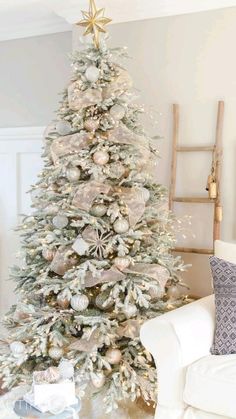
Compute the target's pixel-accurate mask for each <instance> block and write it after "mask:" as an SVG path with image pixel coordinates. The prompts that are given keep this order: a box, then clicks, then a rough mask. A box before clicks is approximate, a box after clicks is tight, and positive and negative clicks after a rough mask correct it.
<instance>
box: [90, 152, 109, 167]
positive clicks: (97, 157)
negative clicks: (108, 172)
mask: <svg viewBox="0 0 236 419" xmlns="http://www.w3.org/2000/svg"><path fill="white" fill-rule="evenodd" d="M93 161H94V163H96V164H99V166H104V164H107V163H108V161H109V154H108V153H107V152H106V151H102V150H100V151H96V152H95V153H94V155H93Z"/></svg>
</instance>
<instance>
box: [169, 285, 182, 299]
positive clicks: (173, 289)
mask: <svg viewBox="0 0 236 419" xmlns="http://www.w3.org/2000/svg"><path fill="white" fill-rule="evenodd" d="M167 296H168V298H169V299H170V300H178V298H180V296H181V293H180V290H179V288H178V287H177V285H174V284H173V285H171V286H170V287H169V288H168V290H167Z"/></svg>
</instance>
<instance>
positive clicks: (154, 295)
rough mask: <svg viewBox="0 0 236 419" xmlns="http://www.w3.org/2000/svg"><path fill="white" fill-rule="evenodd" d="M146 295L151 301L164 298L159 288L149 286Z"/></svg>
mask: <svg viewBox="0 0 236 419" xmlns="http://www.w3.org/2000/svg"><path fill="white" fill-rule="evenodd" d="M148 294H149V295H150V297H151V299H152V300H159V299H160V298H163V297H164V294H165V292H164V291H163V290H162V289H160V288H159V287H155V286H153V287H152V286H151V287H150V288H149V290H148Z"/></svg>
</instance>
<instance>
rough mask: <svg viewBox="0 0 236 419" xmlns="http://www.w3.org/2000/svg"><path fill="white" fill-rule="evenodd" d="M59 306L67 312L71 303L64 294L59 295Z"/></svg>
mask: <svg viewBox="0 0 236 419" xmlns="http://www.w3.org/2000/svg"><path fill="white" fill-rule="evenodd" d="M57 304H58V305H59V307H60V308H62V309H63V310H66V309H67V308H68V307H69V305H70V301H69V300H68V298H66V297H65V296H64V295H63V293H60V294H58V295H57Z"/></svg>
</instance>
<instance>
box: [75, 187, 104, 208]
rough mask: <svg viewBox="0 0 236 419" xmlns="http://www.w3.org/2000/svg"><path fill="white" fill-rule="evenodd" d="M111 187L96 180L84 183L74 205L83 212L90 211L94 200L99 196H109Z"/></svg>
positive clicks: (77, 192) (79, 188)
mask: <svg viewBox="0 0 236 419" xmlns="http://www.w3.org/2000/svg"><path fill="white" fill-rule="evenodd" d="M110 189H111V186H109V185H106V184H104V183H101V182H97V181H96V180H91V181H89V182H84V183H82V184H81V185H80V186H79V187H78V189H77V191H76V193H75V196H74V198H73V201H72V204H73V205H74V206H75V207H77V208H79V209H82V210H85V211H89V210H90V208H91V206H92V203H93V201H94V199H95V198H96V197H97V196H98V195H99V194H102V193H103V194H108V193H109V191H110Z"/></svg>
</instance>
